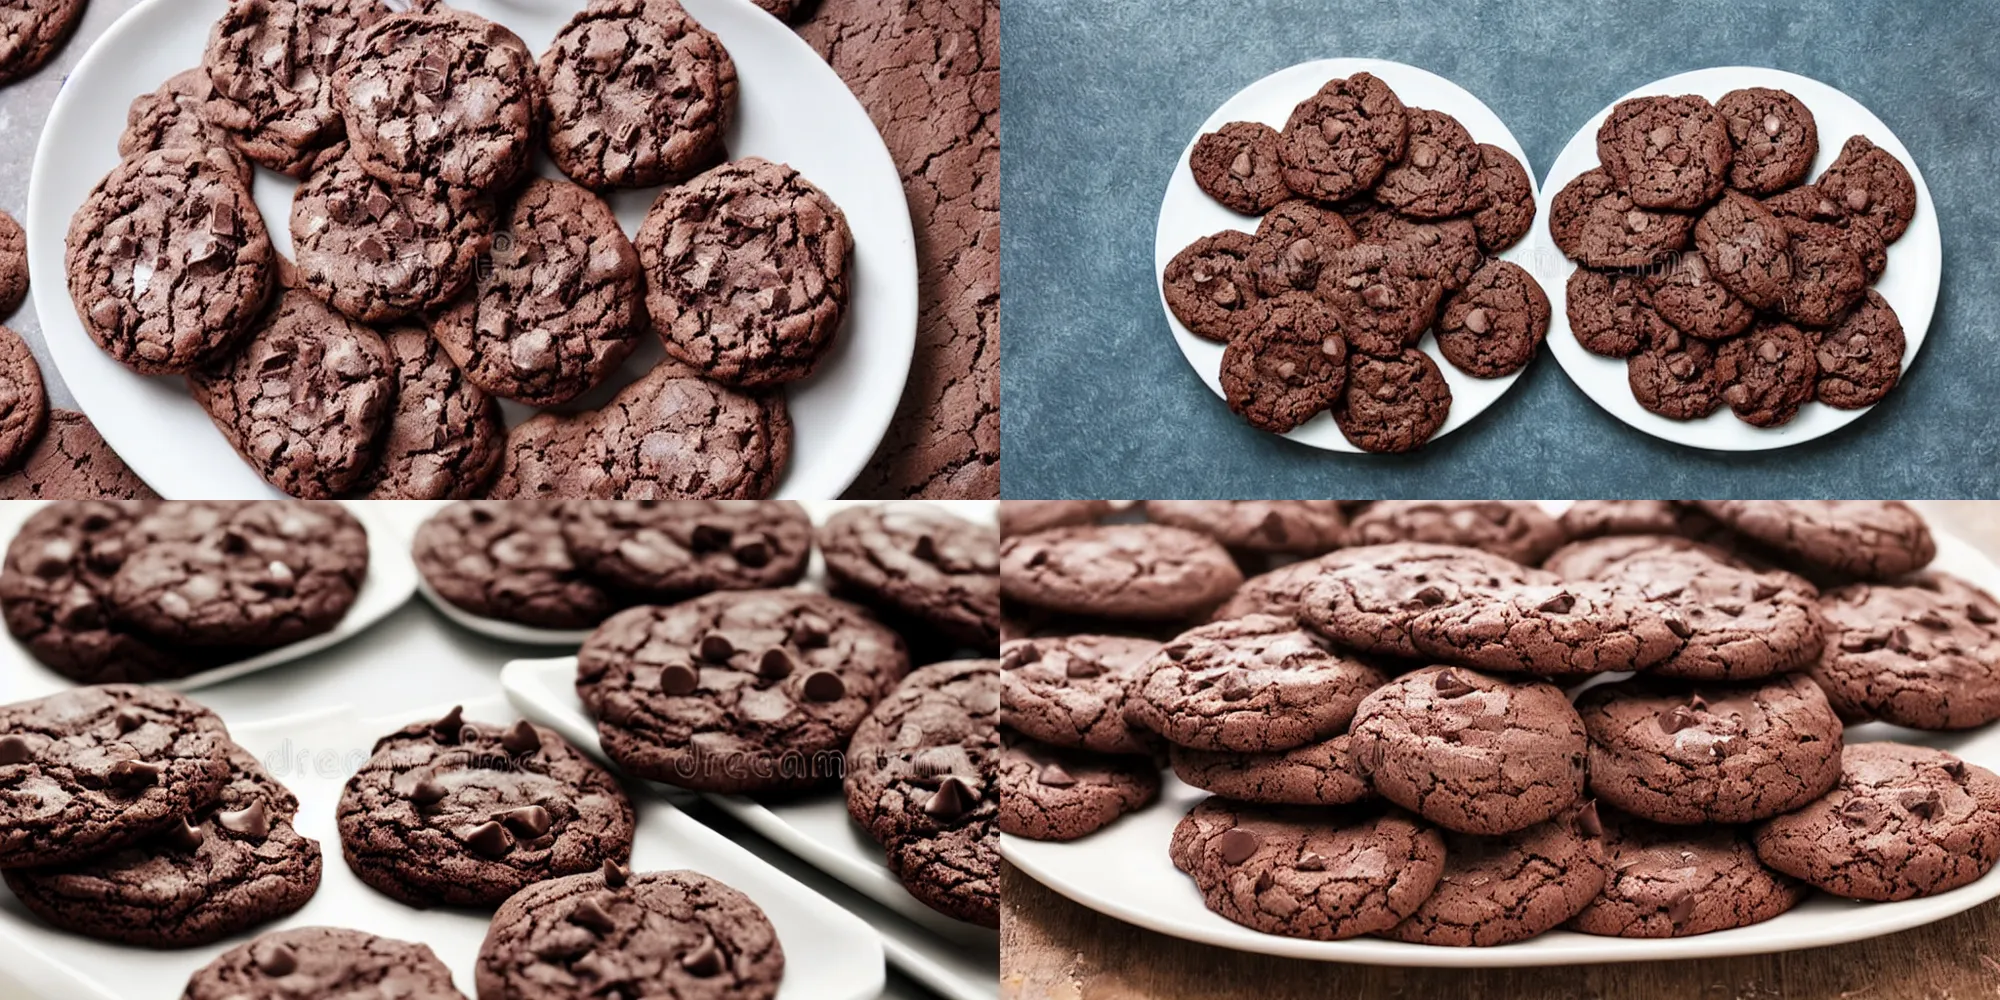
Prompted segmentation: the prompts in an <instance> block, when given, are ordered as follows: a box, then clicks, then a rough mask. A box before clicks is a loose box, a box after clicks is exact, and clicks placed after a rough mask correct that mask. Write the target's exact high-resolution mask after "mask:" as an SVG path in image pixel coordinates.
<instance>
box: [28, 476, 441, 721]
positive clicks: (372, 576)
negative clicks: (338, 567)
mask: <svg viewBox="0 0 2000 1000" xmlns="http://www.w3.org/2000/svg"><path fill="white" fill-rule="evenodd" d="M42 503H43V501H37V500H15V501H11V502H8V503H0V539H5V540H7V541H9V542H11V541H12V540H13V538H14V534H15V532H17V531H19V530H20V528H21V523H22V522H24V521H26V520H27V519H28V516H29V515H30V514H33V513H34V512H35V509H36V508H38V507H40V506H42ZM347 509H348V510H350V511H353V512H354V516H355V518H356V519H358V520H360V522H361V524H362V526H363V527H365V528H367V529H368V576H367V578H366V579H364V580H363V581H362V582H361V590H360V592H359V593H358V594H356V595H355V599H354V606H353V607H351V608H349V609H348V611H347V615H346V616H345V617H343V618H341V620H340V624H338V625H336V626H334V628H333V630H332V631H330V632H325V633H322V634H320V635H316V636H313V637H312V638H310V639H301V640H299V641H298V642H295V643H292V644H291V645H289V646H280V647H278V648H277V649H273V650H269V651H267V652H263V653H259V654H257V655H256V656H253V657H250V658H249V659H247V660H240V661H238V662H236V663H231V664H228V665H226V666H220V667H216V668H214V669H212V670H204V671H202V672H201V673H198V674H192V675H190V676H187V677H182V678H179V679H177V680H171V681H162V682H161V683H160V686H161V687H166V688H172V689H174V690H177V691H193V690H196V689H198V688H204V687H207V686H209V685H211V684H216V683H220V682H222V681H226V680H229V679H230V678H232V677H241V676H243V675H244V674H248V673H252V672H255V671H258V670H263V669H266V668H268V667H274V666H277V665H278V664H280V663H286V662H289V661H291V660H296V659H298V658H300V657H303V656H309V655H311V654H313V653H316V652H319V651H320V650H322V649H325V648H327V647H328V646H331V645H333V644H334V643H337V642H342V641H344V640H347V639H350V638H352V637H354V636H355V635H358V634H360V633H361V632H362V631H363V630H365V629H367V628H368V627H369V626H371V625H373V624H375V623H376V622H378V621H381V620H382V619H383V618H384V617H385V616H387V615H388V614H389V613H390V612H392V611H394V610H396V609H397V608H399V607H402V606H403V603H404V602H406V601H408V600H409V599H410V594H411V593H412V592H414V591H415V590H416V588H417V568H416V566H415V565H414V564H412V563H411V562H410V538H409V535H408V534H406V533H405V532H404V531H403V528H402V525H401V523H400V522H399V521H398V520H397V519H396V518H394V517H392V516H388V512H387V511H386V510H384V509H382V508H380V507H376V506H373V505H371V504H367V503H349V504H347ZM0 641H4V643H5V648H6V649H7V651H8V654H9V655H7V656H5V657H0V691H5V692H7V693H8V696H9V698H8V700H14V698H13V695H14V692H17V691H18V692H22V694H21V695H20V697H23V698H26V697H33V696H35V695H38V694H48V693H50V692H53V691H58V690H61V689H63V688H68V687H72V686H74V685H75V683H76V682H75V681H72V680H70V679H69V678H67V677H64V676H62V675H61V674H58V673H56V672H55V671H53V670H50V669H49V668H47V667H44V666H42V665H41V663H39V662H37V661H36V660H35V658H34V656H33V655H32V654H30V653H29V652H28V650H27V648H26V647H24V646H22V645H21V644H20V643H19V642H18V641H16V640H15V639H14V637H13V636H12V635H5V636H4V639H0Z"/></svg>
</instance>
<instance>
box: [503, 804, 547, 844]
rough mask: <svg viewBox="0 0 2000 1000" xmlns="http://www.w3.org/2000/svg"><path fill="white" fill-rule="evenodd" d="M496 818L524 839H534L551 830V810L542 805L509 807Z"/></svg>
mask: <svg viewBox="0 0 2000 1000" xmlns="http://www.w3.org/2000/svg"><path fill="white" fill-rule="evenodd" d="M494 819H497V820H499V821H500V822H502V823H504V824H506V826H507V829H509V830H512V831H514V832H515V833H516V834H517V835H519V836H520V838H521V839H522V840H533V839H535V838H536V837H539V836H541V835H542V834H545V833H547V832H549V811H548V810H547V809H544V808H542V807H541V806H521V807H520V808H518V809H509V810H507V811H506V812H503V813H501V814H500V815H498V816H495V817H494Z"/></svg>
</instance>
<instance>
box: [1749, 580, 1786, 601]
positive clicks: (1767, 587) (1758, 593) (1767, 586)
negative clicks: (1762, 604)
mask: <svg viewBox="0 0 2000 1000" xmlns="http://www.w3.org/2000/svg"><path fill="white" fill-rule="evenodd" d="M1784 589H1785V588H1784V587H1782V586H1779V585H1778V584H1777V583H1774V582H1772V581H1770V580H1758V581H1757V582H1756V583H1755V584H1753V585H1752V586H1751V587H1750V599H1751V600H1753V601H1768V600H1770V599H1771V598H1773V597H1776V596H1778V595H1779V594H1780V593H1782V592H1783V591H1784Z"/></svg>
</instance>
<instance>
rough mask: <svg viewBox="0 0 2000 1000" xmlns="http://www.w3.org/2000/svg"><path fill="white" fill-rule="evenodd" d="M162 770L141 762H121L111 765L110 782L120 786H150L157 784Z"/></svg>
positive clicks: (157, 766) (156, 766)
mask: <svg viewBox="0 0 2000 1000" xmlns="http://www.w3.org/2000/svg"><path fill="white" fill-rule="evenodd" d="M164 770H165V769H164V768H162V767H160V765H158V764H153V763H149V762H147V761H143V760H121V761H119V762H118V763H116V764H113V765H111V780H112V781H115V782H117V783H118V784H121V785H151V784H156V783H158V782H159V780H160V775H161V774H162V773H163V772H164Z"/></svg>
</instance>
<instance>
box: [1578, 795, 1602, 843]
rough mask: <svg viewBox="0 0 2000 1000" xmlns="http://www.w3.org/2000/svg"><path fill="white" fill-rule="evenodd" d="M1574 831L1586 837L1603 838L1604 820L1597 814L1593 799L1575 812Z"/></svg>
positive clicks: (1595, 802)
mask: <svg viewBox="0 0 2000 1000" xmlns="http://www.w3.org/2000/svg"><path fill="white" fill-rule="evenodd" d="M1576 831H1577V832H1578V833H1581V834H1583V835H1584V836H1586V837H1602V836H1604V818H1603V817H1602V816H1599V815H1598V814H1597V801H1596V800H1595V799H1593V800H1591V801H1589V802H1585V803H1584V804H1583V807H1582V808H1580V809H1578V810H1577V811H1576Z"/></svg>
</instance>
